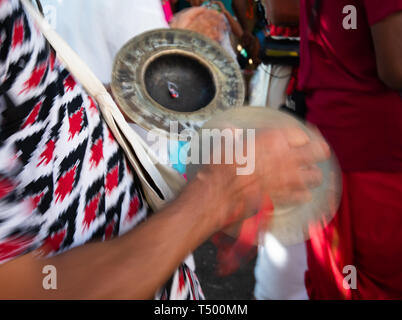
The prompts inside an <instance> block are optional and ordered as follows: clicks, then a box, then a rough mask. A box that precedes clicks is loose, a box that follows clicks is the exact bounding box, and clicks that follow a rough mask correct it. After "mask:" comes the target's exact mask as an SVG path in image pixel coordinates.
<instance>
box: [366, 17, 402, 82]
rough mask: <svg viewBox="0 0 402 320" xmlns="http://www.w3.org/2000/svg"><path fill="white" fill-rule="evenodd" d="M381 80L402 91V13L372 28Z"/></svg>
mask: <svg viewBox="0 0 402 320" xmlns="http://www.w3.org/2000/svg"><path fill="white" fill-rule="evenodd" d="M371 33H372V37H373V40H374V47H375V52H376V58H377V71H378V75H379V77H380V79H381V80H382V81H383V82H384V83H385V84H386V85H387V86H388V87H390V88H392V89H396V90H402V59H401V53H402V37H401V34H402V11H399V12H397V13H395V14H392V15H390V16H388V17H387V18H385V19H384V20H381V21H380V22H378V23H376V24H374V25H373V26H372V27H371Z"/></svg>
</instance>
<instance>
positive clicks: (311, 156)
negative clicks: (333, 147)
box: [291, 141, 331, 166]
mask: <svg viewBox="0 0 402 320" xmlns="http://www.w3.org/2000/svg"><path fill="white" fill-rule="evenodd" d="M291 152H292V153H293V154H294V159H295V161H296V163H297V164H298V165H299V166H311V165H314V164H316V163H318V162H322V161H325V160H328V159H329V157H330V155H331V152H330V149H329V147H328V145H327V144H326V143H323V142H322V141H312V142H310V143H309V144H307V145H305V146H303V147H299V148H295V149H293V150H292V151H291Z"/></svg>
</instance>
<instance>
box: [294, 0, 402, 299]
mask: <svg viewBox="0 0 402 320" xmlns="http://www.w3.org/2000/svg"><path fill="white" fill-rule="evenodd" d="M314 2H315V1H314V0H301V18H300V33H301V68H300V82H299V85H300V87H301V89H303V90H305V91H306V92H307V101H306V102H307V107H308V115H307V118H308V120H309V121H310V122H312V123H314V124H316V125H317V126H318V127H319V128H320V129H321V131H322V132H323V135H324V136H325V138H326V139H327V140H328V141H329V142H330V144H331V145H332V147H333V148H334V150H335V153H336V155H337V156H338V158H339V160H340V163H341V167H342V170H343V172H344V176H343V178H344V190H343V199H342V205H341V208H340V209H339V211H338V213H337V215H336V216H335V218H334V220H333V221H332V222H331V224H330V225H329V226H328V227H326V228H325V229H324V230H322V229H320V228H317V229H316V230H315V229H314V228H312V229H311V230H310V231H311V240H310V241H309V242H308V245H307V248H308V272H307V273H306V286H307V290H308V292H309V295H310V297H311V298H313V299H342V298H347V299H386V298H402V234H401V232H400V230H401V227H402V202H401V201H400V199H401V196H402V173H401V172H402V99H401V96H400V94H399V93H398V92H396V91H393V90H391V89H389V88H387V87H386V86H385V85H384V84H383V83H382V82H381V81H380V80H379V77H378V75H377V68H376V57H375V51H374V46H373V41H372V37H371V31H370V25H373V24H375V23H377V22H379V21H381V20H382V19H384V18H385V17H387V16H388V15H390V14H391V13H394V12H397V11H399V10H402V0H387V1H381V2H380V1H378V0H337V1H333V0H322V1H321V3H322V7H321V10H320V13H319V15H318V18H317V21H316V25H315V28H314V30H315V32H312V31H311V29H310V21H311V15H310V14H311V9H312V7H313V3H314ZM347 5H353V6H355V8H356V9H357V29H356V30H346V29H344V27H343V24H342V21H343V19H344V17H345V16H346V14H343V8H344V7H345V6H347ZM346 266H354V267H355V268H356V271H357V289H356V290H346V289H344V283H343V282H344V279H345V277H346V276H347V275H348V274H349V273H348V272H346V274H345V273H343V271H344V268H345V267H346Z"/></svg>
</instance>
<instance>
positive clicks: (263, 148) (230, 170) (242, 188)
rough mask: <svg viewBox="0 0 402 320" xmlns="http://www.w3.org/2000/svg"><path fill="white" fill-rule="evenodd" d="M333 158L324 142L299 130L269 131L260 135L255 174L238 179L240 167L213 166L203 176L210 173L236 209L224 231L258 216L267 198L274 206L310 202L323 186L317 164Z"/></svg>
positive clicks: (208, 175)
mask: <svg viewBox="0 0 402 320" xmlns="http://www.w3.org/2000/svg"><path fill="white" fill-rule="evenodd" d="M248 157H250V155H248ZM329 157H330V149H329V147H328V145H327V144H326V142H325V141H324V140H323V139H322V138H317V140H311V139H310V138H309V137H308V136H307V134H306V133H304V131H303V130H301V129H299V128H286V129H275V130H266V131H262V132H259V133H257V135H256V144H255V154H254V159H253V160H255V170H254V172H253V173H252V174H250V175H247V176H239V175H236V172H237V171H236V165H209V166H207V167H206V168H204V171H201V174H205V173H206V174H207V175H206V176H207V177H209V178H212V179H211V181H212V183H216V184H217V185H218V186H220V187H221V188H223V189H224V190H226V192H227V194H228V200H227V201H229V202H230V203H231V204H232V206H231V207H230V208H229V209H228V212H227V213H228V215H227V216H225V217H222V218H223V220H222V221H221V226H222V228H223V227H226V226H228V225H230V224H232V223H235V222H237V221H240V220H242V219H244V218H247V217H250V216H252V215H254V214H255V213H256V212H258V211H259V210H260V209H261V208H262V206H263V204H264V203H266V200H267V197H269V198H270V199H271V201H272V202H273V204H274V206H277V205H294V204H299V203H303V202H308V201H310V200H311V193H310V190H309V189H310V188H313V187H317V186H319V185H320V184H321V183H322V173H321V171H320V169H319V168H318V166H317V165H316V164H317V163H318V162H321V161H325V160H326V159H328V158H329Z"/></svg>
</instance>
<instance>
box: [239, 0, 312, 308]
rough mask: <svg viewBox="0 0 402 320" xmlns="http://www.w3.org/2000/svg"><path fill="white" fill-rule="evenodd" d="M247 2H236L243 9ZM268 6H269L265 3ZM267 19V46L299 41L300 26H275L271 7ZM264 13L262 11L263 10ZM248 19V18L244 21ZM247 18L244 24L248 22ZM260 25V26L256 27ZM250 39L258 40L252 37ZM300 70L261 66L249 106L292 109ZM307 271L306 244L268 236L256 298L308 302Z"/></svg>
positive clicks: (264, 33)
mask: <svg viewBox="0 0 402 320" xmlns="http://www.w3.org/2000/svg"><path fill="white" fill-rule="evenodd" d="M241 3H243V5H244V4H247V0H246V1H244V0H243V1H236V4H237V5H238V6H239V5H240V4H241ZM261 4H262V5H266V3H265V2H263V3H261ZM263 8H265V10H264V11H265V12H264V17H260V16H259V17H258V19H260V20H263V19H267V24H266V25H264V23H263V22H262V21H260V22H259V24H260V25H261V27H263V29H262V30H259V31H258V33H257V37H258V38H261V39H259V41H260V42H261V43H263V42H264V38H265V37H268V36H277V37H278V36H279V37H298V36H299V30H298V27H297V26H293V27H281V26H277V25H274V24H272V20H274V19H273V18H272V16H271V14H270V11H269V7H268V6H265V7H263ZM260 10H261V9H260ZM244 18H246V17H244ZM244 18H243V19H242V21H245V20H244ZM256 24H257V23H256ZM250 37H255V36H254V35H252V34H250ZM255 60H256V59H255ZM297 70H298V67H297V66H296V67H294V66H290V65H284V64H260V65H259V66H258V68H257V70H256V72H255V73H254V76H253V77H252V79H251V82H250V101H249V104H250V105H253V106H258V107H269V108H274V109H280V108H283V107H284V106H286V105H288V104H289V102H290V101H292V100H291V96H292V95H294V94H295V90H296V86H295V84H296V83H297ZM306 270H307V253H306V246H305V244H304V243H301V244H296V245H292V246H284V245H283V244H282V243H280V242H279V241H278V240H277V239H276V238H275V237H274V236H273V235H272V234H270V233H269V232H267V233H266V234H265V235H264V238H263V243H262V244H260V245H259V247H258V255H257V261H256V267H255V272H254V274H255V280H256V282H255V288H254V295H255V297H256V299H258V300H305V299H308V295H307V291H306V287H305V284H304V274H305V272H306Z"/></svg>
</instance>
